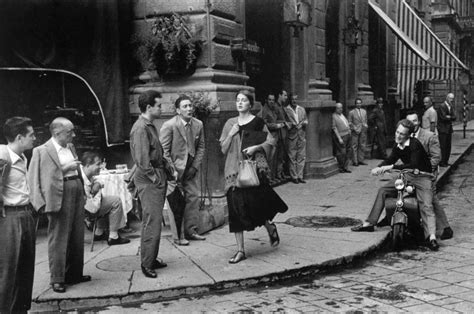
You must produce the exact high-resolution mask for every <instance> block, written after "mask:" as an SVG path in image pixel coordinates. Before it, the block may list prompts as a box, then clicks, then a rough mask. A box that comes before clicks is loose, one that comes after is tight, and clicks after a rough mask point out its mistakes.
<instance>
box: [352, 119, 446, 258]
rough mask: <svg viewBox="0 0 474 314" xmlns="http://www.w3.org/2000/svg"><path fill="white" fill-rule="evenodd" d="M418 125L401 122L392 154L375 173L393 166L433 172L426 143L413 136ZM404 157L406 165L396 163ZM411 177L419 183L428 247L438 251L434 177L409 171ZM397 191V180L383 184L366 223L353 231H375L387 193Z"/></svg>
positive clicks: (421, 211) (394, 193)
mask: <svg viewBox="0 0 474 314" xmlns="http://www.w3.org/2000/svg"><path fill="white" fill-rule="evenodd" d="M414 129H415V127H414V125H413V123H411V122H410V121H408V120H407V119H403V120H401V121H400V122H398V125H397V130H396V132H395V143H396V144H395V146H394V147H393V149H392V152H391V154H390V156H389V157H388V158H387V159H386V160H384V161H382V162H381V163H380V164H379V166H378V167H376V168H374V169H372V171H371V173H372V175H381V174H383V173H385V172H387V171H390V170H391V169H398V170H402V169H417V170H419V171H420V172H422V173H426V174H431V173H432V168H431V162H430V159H429V158H428V154H427V153H426V151H425V149H424V148H423V145H422V144H421V143H420V141H418V140H417V139H416V138H413V137H410V135H411V134H412V133H413V131H414ZM398 160H401V161H402V162H403V164H401V165H400V164H396V162H397V161H398ZM406 178H407V180H408V181H409V182H410V183H411V184H413V185H414V186H415V191H416V198H417V200H418V204H419V207H420V215H421V219H422V221H423V229H424V232H425V237H426V238H427V245H428V247H429V248H430V249H431V250H433V251H437V250H438V249H439V245H438V243H437V241H436V220H435V214H434V211H433V191H432V182H431V176H428V175H425V174H414V173H407V174H406ZM396 195H397V190H396V189H395V187H394V180H391V181H390V182H389V183H388V184H386V185H384V186H382V187H381V188H380V189H379V190H378V193H377V197H376V199H375V202H374V205H373V206H372V210H371V211H370V214H369V216H368V217H367V219H366V220H365V222H364V223H363V224H361V225H359V226H356V227H353V228H352V231H356V232H360V231H366V232H372V231H374V226H375V225H376V224H377V222H378V220H379V218H380V215H381V213H382V211H383V209H384V206H385V198H386V197H387V196H396Z"/></svg>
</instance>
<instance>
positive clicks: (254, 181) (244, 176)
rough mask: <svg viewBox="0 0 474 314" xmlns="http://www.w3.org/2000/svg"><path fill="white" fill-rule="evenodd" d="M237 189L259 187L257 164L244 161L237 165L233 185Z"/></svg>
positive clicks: (251, 161) (247, 160)
mask: <svg viewBox="0 0 474 314" xmlns="http://www.w3.org/2000/svg"><path fill="white" fill-rule="evenodd" d="M235 185H236V186H237V187H238V188H250V187H254V186H259V185H260V180H258V175H257V162H256V161H254V160H250V159H245V160H242V161H240V163H239V174H238V175H237V181H236V184H235Z"/></svg>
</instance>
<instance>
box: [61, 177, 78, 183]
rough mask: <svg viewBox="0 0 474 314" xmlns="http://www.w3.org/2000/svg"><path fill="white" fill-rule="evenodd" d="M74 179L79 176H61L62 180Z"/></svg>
mask: <svg viewBox="0 0 474 314" xmlns="http://www.w3.org/2000/svg"><path fill="white" fill-rule="evenodd" d="M76 179H79V176H70V177H64V178H63V180H64V182H66V181H69V180H76Z"/></svg>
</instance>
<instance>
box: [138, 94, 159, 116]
mask: <svg viewBox="0 0 474 314" xmlns="http://www.w3.org/2000/svg"><path fill="white" fill-rule="evenodd" d="M155 98H162V97H161V93H160V92H158V91H156V90H147V91H146V92H143V93H142V94H140V96H138V107H139V108H140V111H141V112H142V113H143V112H146V106H148V105H150V106H152V107H153V106H154V105H155Z"/></svg>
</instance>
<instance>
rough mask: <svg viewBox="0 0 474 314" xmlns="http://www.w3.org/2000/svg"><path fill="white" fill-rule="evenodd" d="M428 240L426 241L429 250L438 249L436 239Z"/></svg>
mask: <svg viewBox="0 0 474 314" xmlns="http://www.w3.org/2000/svg"><path fill="white" fill-rule="evenodd" d="M429 241H430V242H428V248H429V249H430V250H431V251H438V249H439V244H438V242H437V241H436V240H429Z"/></svg>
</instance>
